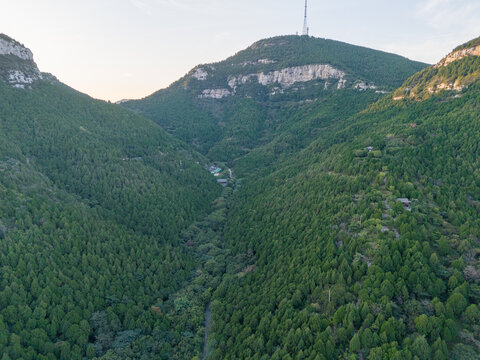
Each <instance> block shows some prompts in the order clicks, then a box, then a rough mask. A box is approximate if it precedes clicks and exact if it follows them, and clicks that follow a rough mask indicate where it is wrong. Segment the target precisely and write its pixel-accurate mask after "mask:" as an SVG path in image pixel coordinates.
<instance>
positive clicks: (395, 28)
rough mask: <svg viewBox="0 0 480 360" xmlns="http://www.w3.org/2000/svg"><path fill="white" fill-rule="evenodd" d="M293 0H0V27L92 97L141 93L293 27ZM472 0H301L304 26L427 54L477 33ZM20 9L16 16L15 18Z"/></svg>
mask: <svg viewBox="0 0 480 360" xmlns="http://www.w3.org/2000/svg"><path fill="white" fill-rule="evenodd" d="M303 6H304V1H303V0H288V1H287V0H276V1H274V0H263V1H262V2H258V1H253V0H245V1H242V2H238V1H234V0H202V1H199V0H95V1H94V0H84V1H82V2H78V1H74V0H43V1H35V0H0V7H1V8H2V10H4V9H8V11H5V10H4V11H1V12H0V24H1V27H0V32H3V33H5V34H7V35H9V36H11V37H13V38H14V39H16V40H18V41H20V42H21V43H23V44H25V46H27V47H28V48H30V49H31V50H32V51H33V53H34V57H35V61H36V62H37V64H38V66H39V68H40V70H41V71H44V72H50V73H53V74H54V75H55V76H57V77H58V78H59V80H61V81H62V82H64V83H66V84H68V85H69V86H71V87H73V88H75V89H77V90H79V91H82V92H85V93H87V94H89V95H91V96H93V97H95V98H100V99H105V100H111V101H116V100H120V99H124V98H129V99H133V98H141V97H144V96H147V95H149V94H151V93H152V92H154V91H156V90H158V89H160V88H164V87H166V86H168V85H169V84H170V83H172V82H173V81H175V80H177V79H178V78H180V77H181V76H183V75H184V74H185V73H187V72H188V71H189V70H190V69H192V68H193V67H194V66H196V65H198V64H201V63H210V62H216V61H220V60H223V59H225V58H227V57H229V56H231V55H233V54H234V53H236V52H238V51H240V50H242V49H244V48H246V47H247V46H249V45H251V44H252V43H253V42H255V41H257V40H260V39H263V38H266V37H272V36H277V35H287V34H295V33H296V32H297V31H298V32H301V30H302V25H303ZM478 18H480V2H479V1H477V0H416V1H415V0H405V1H402V2H397V1H393V0H390V1H384V0H365V1H361V2H359V1H358V0H339V1H325V0H310V1H309V26H310V34H311V35H312V36H316V37H323V38H329V39H334V40H340V41H344V42H347V43H351V44H355V45H362V46H366V47H370V48H374V49H378V50H384V51H388V52H393V53H396V54H399V55H403V56H405V57H408V58H410V59H412V60H418V61H424V62H427V63H435V62H437V61H438V60H440V59H441V58H442V57H443V56H444V55H445V54H447V53H448V52H450V51H451V50H452V49H453V48H454V47H455V46H457V45H459V44H461V43H463V42H466V41H468V40H471V39H472V38H475V37H478V36H480V22H479V21H478ZM19 19H21V21H19Z"/></svg>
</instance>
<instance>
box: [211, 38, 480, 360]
mask: <svg viewBox="0 0 480 360" xmlns="http://www.w3.org/2000/svg"><path fill="white" fill-rule="evenodd" d="M477 43H478V40H475V41H474V42H470V43H468V44H467V45H464V46H462V47H459V48H457V49H456V50H454V52H453V53H452V54H450V55H449V56H447V57H446V58H445V59H443V60H442V61H441V62H440V63H439V64H438V65H435V66H432V67H429V68H427V69H425V70H422V71H420V72H419V73H418V74H415V75H414V76H413V77H411V78H410V79H408V80H406V82H405V83H404V84H403V85H401V86H400V88H399V89H398V90H396V91H395V92H394V94H387V95H385V96H384V97H383V98H381V99H380V100H379V101H377V102H375V103H374V104H371V105H370V106H368V107H367V108H366V109H364V110H362V111H358V112H357V113H356V114H353V115H352V116H349V117H346V118H342V117H339V118H338V119H337V121H336V122H333V123H332V124H331V125H330V126H329V127H327V128H325V129H323V131H322V132H319V133H318V134H317V136H316V138H315V139H314V140H313V141H312V142H311V143H310V144H309V145H308V146H307V147H305V148H304V149H302V150H301V151H299V152H297V153H293V154H291V155H290V156H288V157H286V158H284V159H280V160H278V161H276V162H275V163H273V164H272V165H270V166H268V167H266V168H263V169H262V170H261V171H258V172H257V173H254V174H252V175H250V176H249V177H246V178H245V179H244V180H243V181H242V184H241V188H240V189H238V191H237V192H236V193H235V194H234V196H233V199H232V206H231V208H230V210H229V217H228V220H227V224H226V233H225V239H226V247H227V248H229V249H231V256H232V260H231V261H230V262H229V263H230V265H229V267H228V268H227V272H226V274H225V275H224V276H223V280H222V282H221V284H220V285H219V287H218V288H217V289H216V291H215V293H214V294H213V301H212V304H211V306H210V309H211V312H212V323H213V325H212V329H211V335H210V337H211V340H210V346H209V357H208V358H210V359H226V358H228V359H267V358H268V359H372V360H373V359H478V358H479V354H480V348H479V346H478V344H479V340H480V331H479V327H478V323H479V320H480V311H479V308H478V301H479V299H480V268H479V262H478V255H479V253H480V241H479V236H480V232H479V225H480V223H479V221H480V220H479V216H478V214H479V210H480V195H479V194H480V181H479V172H478V168H479V165H480V164H479V163H478V159H479V158H480V149H479V147H478V146H477V144H478V142H479V139H478V134H479V133H480V132H479V129H480V117H479V109H480V96H479V94H480V92H479V90H480V81H479V79H478V78H477V77H476V74H477V72H478V71H479V70H480V63H479V62H478V60H479V59H480V58H479V57H478V54H477V53H476V51H473V50H471V49H473V48H474V47H475V46H476V45H477ZM458 51H461V52H462V53H459V52H458ZM459 54H461V56H459ZM450 60H451V61H450ZM446 74H448V75H449V77H448V81H449V83H453V84H461V85H463V87H461V88H456V89H455V88H452V89H450V88H448V89H447V88H444V89H442V90H441V91H433V92H429V91H428V86H427V87H423V89H426V90H427V92H428V96H425V97H417V96H416V95H418V94H419V92H417V91H413V93H414V94H415V96H405V97H404V98H403V99H402V100H400V99H398V98H397V96H398V94H399V93H401V94H403V91H404V89H405V88H407V87H411V86H412V85H415V86H416V87H417V89H419V88H420V86H423V84H433V83H436V82H437V81H440V79H441V81H444V80H445V78H444V75H446ZM469 74H472V76H469ZM414 89H415V87H414ZM439 90H440V89H439ZM410 94H411V93H410ZM419 100H422V101H419ZM259 151H260V150H259ZM261 155H262V154H261V153H259V154H258V157H261ZM267 156H268V155H267Z"/></svg>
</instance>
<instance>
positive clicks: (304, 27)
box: [302, 0, 309, 36]
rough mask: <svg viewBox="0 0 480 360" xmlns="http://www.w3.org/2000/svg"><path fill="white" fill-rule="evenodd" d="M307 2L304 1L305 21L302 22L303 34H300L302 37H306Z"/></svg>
mask: <svg viewBox="0 0 480 360" xmlns="http://www.w3.org/2000/svg"><path fill="white" fill-rule="evenodd" d="M307 1H308V0H305V20H304V22H303V33H302V35H304V36H308V30H309V28H308V25H307Z"/></svg>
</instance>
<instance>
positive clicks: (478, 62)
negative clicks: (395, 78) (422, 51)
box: [393, 38, 480, 101]
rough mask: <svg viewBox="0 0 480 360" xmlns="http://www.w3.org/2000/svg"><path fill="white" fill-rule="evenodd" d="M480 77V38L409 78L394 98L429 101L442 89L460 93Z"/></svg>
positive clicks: (395, 93)
mask: <svg viewBox="0 0 480 360" xmlns="http://www.w3.org/2000/svg"><path fill="white" fill-rule="evenodd" d="M479 80H480V38H478V39H475V40H472V41H471V42H469V43H466V44H464V45H462V46H460V47H458V48H456V49H454V50H453V51H452V52H451V53H449V54H448V55H447V56H445V57H444V58H443V59H442V60H440V61H439V62H438V63H437V64H436V65H434V66H431V67H429V68H426V69H424V70H423V71H421V72H420V73H418V74H415V75H414V76H412V77H411V78H410V79H408V80H407V81H406V82H405V84H403V85H402V87H401V88H400V89H398V90H396V91H395V92H394V94H393V100H402V99H412V100H417V101H419V100H426V99H428V98H429V97H431V96H432V95H434V94H436V93H439V92H441V91H449V92H453V93H457V94H456V95H454V96H457V97H459V96H461V94H459V93H460V92H461V91H463V90H464V89H466V88H468V87H469V86H470V85H472V84H473V83H475V82H478V81H479Z"/></svg>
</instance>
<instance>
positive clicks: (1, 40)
mask: <svg viewBox="0 0 480 360" xmlns="http://www.w3.org/2000/svg"><path fill="white" fill-rule="evenodd" d="M0 55H14V56H16V57H18V58H20V59H22V60H27V61H33V53H32V52H31V51H30V49H27V48H26V47H24V46H23V45H21V44H20V43H18V42H16V41H15V40H13V39H9V38H7V37H6V36H4V35H2V36H0Z"/></svg>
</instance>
